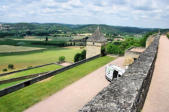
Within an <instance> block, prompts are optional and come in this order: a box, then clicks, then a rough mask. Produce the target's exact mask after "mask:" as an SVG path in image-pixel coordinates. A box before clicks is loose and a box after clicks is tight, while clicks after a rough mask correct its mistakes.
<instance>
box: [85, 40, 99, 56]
mask: <svg viewBox="0 0 169 112" xmlns="http://www.w3.org/2000/svg"><path fill="white" fill-rule="evenodd" d="M101 46H102V44H101V43H93V42H87V46H86V58H90V57H93V56H96V55H99V54H101Z"/></svg>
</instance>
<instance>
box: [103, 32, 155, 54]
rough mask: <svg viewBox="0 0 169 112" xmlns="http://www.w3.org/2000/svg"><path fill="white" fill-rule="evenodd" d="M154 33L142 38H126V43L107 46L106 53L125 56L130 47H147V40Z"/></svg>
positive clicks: (121, 42)
mask: <svg viewBox="0 0 169 112" xmlns="http://www.w3.org/2000/svg"><path fill="white" fill-rule="evenodd" d="M152 34H153V32H149V33H147V34H145V35H144V36H143V37H142V38H138V39H137V38H125V40H124V41H118V42H112V43H108V44H107V45H106V52H107V53H110V54H117V55H123V54H124V52H125V50H126V49H128V48H130V47H133V46H135V47H145V45H146V40H147V38H148V37H149V36H150V35H152Z"/></svg>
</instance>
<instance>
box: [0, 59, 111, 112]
mask: <svg viewBox="0 0 169 112" xmlns="http://www.w3.org/2000/svg"><path fill="white" fill-rule="evenodd" d="M113 59H114V58H112V57H108V56H105V57H100V58H97V59H95V60H92V61H90V62H87V63H84V64H81V65H79V66H77V67H74V68H72V69H69V70H67V71H65V72H62V73H60V74H58V75H56V76H53V77H52V78H50V79H48V80H44V81H41V82H38V83H35V84H33V85H31V86H28V87H25V88H23V89H21V90H18V91H16V92H14V93H11V94H8V95H6V96H3V97H1V98H0V112H11V111H12V112H21V111H23V110H25V109H26V108H28V107H30V106H31V105H33V104H35V103H37V102H39V101H41V100H43V99H44V98H46V97H48V96H50V95H52V94H53V93H55V92H57V91H59V90H61V89H63V88H64V87H66V86H67V85H69V84H71V83H73V82H75V81H77V80H79V79H80V78H82V77H84V76H85V75H87V74H89V73H91V72H92V71H94V70H96V69H98V68H99V67H101V66H103V65H105V64H107V63H108V62H110V61H112V60H113ZM68 94H69V93H68Z"/></svg>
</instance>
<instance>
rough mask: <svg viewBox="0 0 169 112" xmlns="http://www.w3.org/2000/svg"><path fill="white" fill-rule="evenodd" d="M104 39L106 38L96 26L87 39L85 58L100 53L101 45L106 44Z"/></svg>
mask: <svg viewBox="0 0 169 112" xmlns="http://www.w3.org/2000/svg"><path fill="white" fill-rule="evenodd" d="M106 41H107V39H106V38H105V37H104V35H103V34H102V33H101V32H100V30H99V27H98V28H97V29H96V31H95V32H94V33H93V34H92V36H91V37H89V38H88V39H87V44H86V58H90V57H93V56H96V55H98V54H101V47H102V46H104V45H105V44H106Z"/></svg>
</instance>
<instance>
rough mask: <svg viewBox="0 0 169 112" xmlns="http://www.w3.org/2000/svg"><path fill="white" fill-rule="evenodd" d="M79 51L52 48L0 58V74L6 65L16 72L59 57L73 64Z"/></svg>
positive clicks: (78, 49)
mask: <svg viewBox="0 0 169 112" xmlns="http://www.w3.org/2000/svg"><path fill="white" fill-rule="evenodd" d="M81 51H82V49H80V48H54V49H49V50H44V51H38V52H32V53H18V54H16V55H10V56H9V55H7V56H0V72H2V69H4V68H7V66H8V64H13V65H14V67H15V69H14V70H17V69H22V68H27V67H28V66H36V65H41V64H47V63H51V62H57V61H58V58H59V57H60V56H65V58H66V59H65V61H70V62H73V58H74V55H75V54H76V53H78V52H81Z"/></svg>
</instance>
